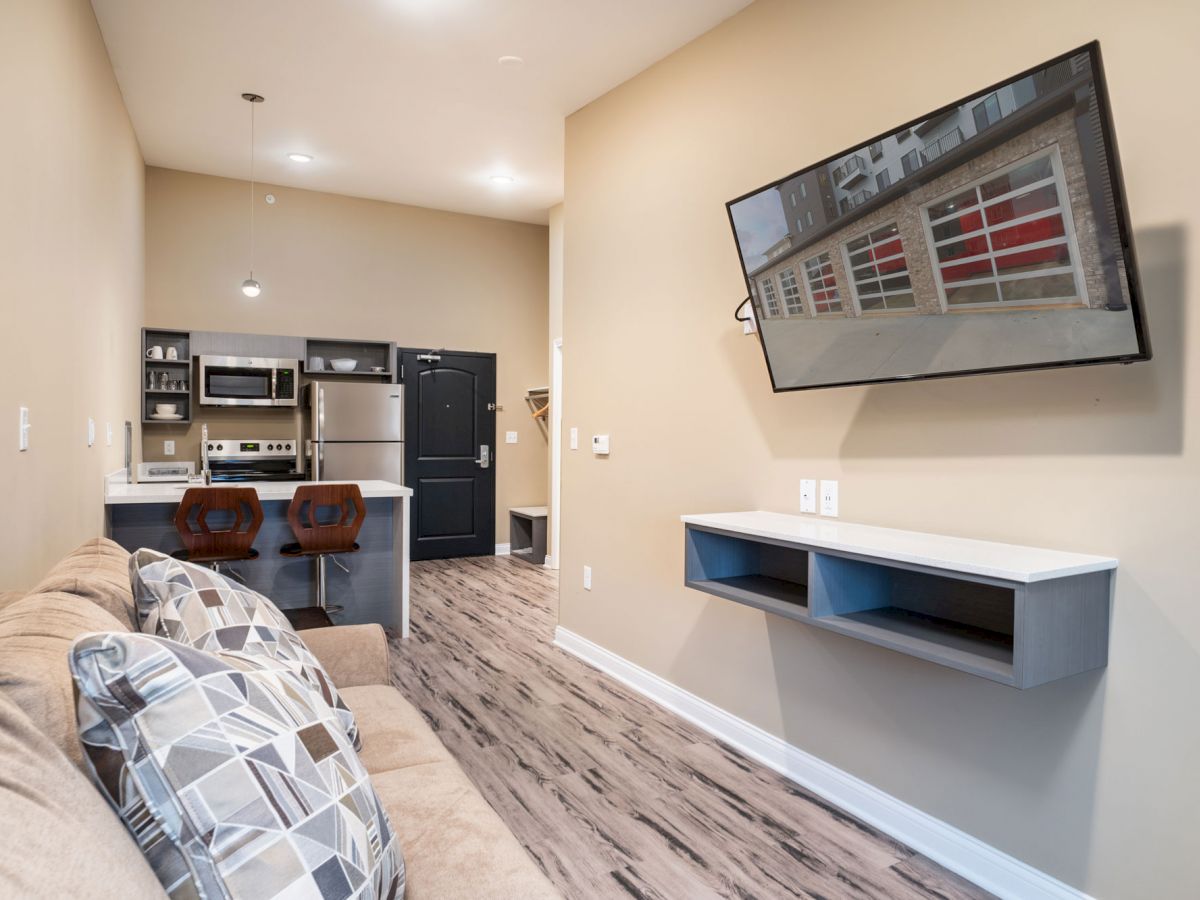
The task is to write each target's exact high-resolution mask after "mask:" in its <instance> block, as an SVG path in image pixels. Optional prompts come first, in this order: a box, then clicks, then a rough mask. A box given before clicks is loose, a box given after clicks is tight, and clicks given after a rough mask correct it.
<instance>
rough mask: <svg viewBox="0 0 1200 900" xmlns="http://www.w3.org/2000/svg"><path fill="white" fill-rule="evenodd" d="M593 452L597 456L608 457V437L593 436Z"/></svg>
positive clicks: (605, 435) (604, 435) (602, 435)
mask: <svg viewBox="0 0 1200 900" xmlns="http://www.w3.org/2000/svg"><path fill="white" fill-rule="evenodd" d="M592 452H593V453H595V454H596V455H597V456H608V435H607V434H593V435H592Z"/></svg>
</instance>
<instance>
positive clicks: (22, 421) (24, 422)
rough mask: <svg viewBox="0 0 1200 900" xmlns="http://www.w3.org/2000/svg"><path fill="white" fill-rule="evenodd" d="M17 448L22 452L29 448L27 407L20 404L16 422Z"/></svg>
mask: <svg viewBox="0 0 1200 900" xmlns="http://www.w3.org/2000/svg"><path fill="white" fill-rule="evenodd" d="M17 429H18V431H17V448H18V449H19V450H21V451H22V452H24V451H25V450H28V449H29V407H28V406H22V407H21V411H20V416H19V419H18V424H17Z"/></svg>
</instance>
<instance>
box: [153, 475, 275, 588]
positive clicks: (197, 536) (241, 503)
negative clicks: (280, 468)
mask: <svg viewBox="0 0 1200 900" xmlns="http://www.w3.org/2000/svg"><path fill="white" fill-rule="evenodd" d="M214 514H215V516H216V517H218V518H219V517H220V516H221V515H222V514H223V515H224V516H225V517H226V518H228V517H229V516H230V515H232V517H233V522H232V524H231V525H229V527H227V528H214V527H213V525H212V523H210V522H209V517H210V516H214ZM262 523H263V510H262V504H261V503H259V502H258V492H257V491H256V490H254V488H250V487H193V488H188V489H187V490H186V491H184V492H183V498H182V499H181V500H180V501H179V507H178V508H177V509H176V510H175V530H176V531H178V532H179V540H180V541H182V542H183V549H182V550H177V551H176V552H174V553H172V554H171V555H172V556H173V557H175V558H176V559H182V560H186V561H187V562H194V563H200V564H201V565H208V566H211V567H213V568H214V569H215V568H217V566H218V565H219V564H220V563H223V562H240V561H242V560H250V559H258V551H257V550H255V549H254V547H253V544H254V538H255V537H256V536H257V535H258V529H259V528H260V527H262Z"/></svg>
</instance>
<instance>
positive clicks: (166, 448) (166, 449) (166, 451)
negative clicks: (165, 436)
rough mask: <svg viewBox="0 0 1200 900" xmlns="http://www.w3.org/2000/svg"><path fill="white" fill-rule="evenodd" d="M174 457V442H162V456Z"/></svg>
mask: <svg viewBox="0 0 1200 900" xmlns="http://www.w3.org/2000/svg"><path fill="white" fill-rule="evenodd" d="M174 455H175V442H174V441H163V456H174Z"/></svg>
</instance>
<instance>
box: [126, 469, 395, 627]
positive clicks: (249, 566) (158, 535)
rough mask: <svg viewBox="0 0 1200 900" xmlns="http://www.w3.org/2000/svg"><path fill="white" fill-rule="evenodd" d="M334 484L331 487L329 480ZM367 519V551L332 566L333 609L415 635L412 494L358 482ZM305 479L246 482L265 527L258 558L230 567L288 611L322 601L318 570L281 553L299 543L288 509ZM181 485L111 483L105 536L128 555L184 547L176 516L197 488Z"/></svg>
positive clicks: (363, 534) (362, 535)
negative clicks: (411, 580) (410, 546)
mask: <svg viewBox="0 0 1200 900" xmlns="http://www.w3.org/2000/svg"><path fill="white" fill-rule="evenodd" d="M323 483H329V482H323ZM353 483H355V484H357V485H358V487H359V490H360V491H361V492H362V496H363V501H364V504H365V505H366V510H367V516H366V521H365V522H364V523H363V527H362V530H361V531H360V532H359V535H358V544H359V547H360V549H359V551H358V552H356V553H353V554H346V555H345V558H344V559H343V560H342V561H343V562H344V563H345V564H346V566H347V568H348V569H349V570H350V571H349V573H346V572H343V571H342V570H341V568H340V567H339V566H336V565H330V566H328V567H327V575H326V577H327V580H328V581H327V583H328V597H329V602H330V604H331V605H333V604H336V605H337V606H341V607H342V611H341V612H340V613H338V614H337V615H336V616H335V617H334V620H335V622H336V623H337V624H346V625H350V624H363V623H369V622H374V623H378V624H380V625H383V626H384V627H387V628H392V629H395V630H396V631H398V632H399V633H400V635H401V636H402V637H408V583H409V578H408V535H409V531H408V529H409V503H410V499H411V497H412V489H411V488H407V487H404V486H403V485H400V484H395V483H393V482H390V481H355V482H353ZM303 484H312V482H304V481H262V482H243V483H241V484H240V485H239V486H240V487H252V488H254V489H255V491H257V493H258V498H259V502H260V503H261V504H262V509H263V523H262V527H261V528H260V529H259V532H258V536H257V537H256V539H255V541H254V547H255V549H256V550H258V554H259V556H258V558H257V559H255V560H249V561H245V562H238V563H236V564H232V565H231V566H230V567H229V568H230V569H231V570H232V571H233V572H235V573H236V574H237V575H238V576H239V577H240V578H241V579H242V580H243V581H244V582H245V584H246V585H247V586H248V587H250V588H251V589H253V590H256V591H258V592H259V593H261V594H264V595H265V596H267V597H270V598H271V600H273V601H274V602H275V603H276V604H278V605H279V606H280V607H281V608H283V609H296V608H300V607H306V606H312V605H314V604H315V603H316V596H317V586H316V564H315V563H314V561H313V560H311V559H296V558H288V557H286V556H282V555H281V554H280V548H281V547H283V546H284V545H285V544H288V543H290V542H292V541H293V540H294V538H293V535H292V530H291V526H290V525H289V524H288V520H287V510H288V504H289V503H290V502H291V499H292V495H293V494H294V493H295V491H296V488H297V487H299V486H300V485H303ZM189 486H190V485H187V484H179V483H150V484H129V483H126V482H125V481H124V480H123V479H117V478H109V479H107V480H106V481H105V485H104V511H105V522H104V526H105V534H106V535H107V536H108V537H109V538H111V539H112V540H114V541H116V542H117V543H118V544H120V545H121V546H122V547H124V548H125V549H126V550H130V551H133V550H137V549H138V548H140V547H149V548H150V549H153V550H158V551H160V552H162V553H173V552H175V551H177V550H181V549H183V544H182V542H181V541H180V539H179V534H178V532H177V531H176V529H175V523H174V518H175V511H176V509H177V508H178V506H179V501H180V500H181V499H182V498H183V492H184V491H185V490H186V489H187V488H188V487H189Z"/></svg>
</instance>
